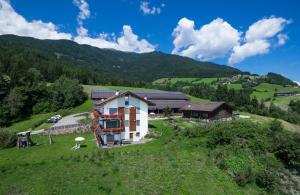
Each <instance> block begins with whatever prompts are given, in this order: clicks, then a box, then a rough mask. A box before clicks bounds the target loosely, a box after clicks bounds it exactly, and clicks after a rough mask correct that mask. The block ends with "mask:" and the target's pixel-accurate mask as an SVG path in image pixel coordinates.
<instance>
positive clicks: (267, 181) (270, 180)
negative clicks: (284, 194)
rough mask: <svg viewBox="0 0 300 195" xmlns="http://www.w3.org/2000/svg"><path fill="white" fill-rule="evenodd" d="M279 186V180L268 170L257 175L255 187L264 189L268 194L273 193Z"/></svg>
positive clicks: (272, 171) (273, 172) (274, 173)
mask: <svg viewBox="0 0 300 195" xmlns="http://www.w3.org/2000/svg"><path fill="white" fill-rule="evenodd" d="M278 184H279V179H278V177H277V175H276V172H275V171H274V170H272V169H270V168H267V169H266V170H263V171H261V172H259V173H258V174H257V177H256V185H257V186H259V187H261V188H264V189H266V190H267V191H268V192H273V191H275V189H276V188H277V186H278Z"/></svg>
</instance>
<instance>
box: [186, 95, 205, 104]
mask: <svg viewBox="0 0 300 195" xmlns="http://www.w3.org/2000/svg"><path fill="white" fill-rule="evenodd" d="M187 96H188V97H189V98H190V101H191V102H194V103H199V102H209V100H208V99H202V98H198V97H194V96H191V95H187Z"/></svg>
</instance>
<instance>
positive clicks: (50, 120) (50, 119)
mask: <svg viewBox="0 0 300 195" xmlns="http://www.w3.org/2000/svg"><path fill="white" fill-rule="evenodd" d="M57 121H58V119H57V118H55V117H51V118H49V119H48V120H47V123H56V122H57Z"/></svg>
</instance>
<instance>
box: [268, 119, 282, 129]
mask: <svg viewBox="0 0 300 195" xmlns="http://www.w3.org/2000/svg"><path fill="white" fill-rule="evenodd" d="M270 129H271V130H272V131H273V132H279V131H282V130H283V127H282V123H281V122H280V121H279V120H277V119H274V120H273V121H272V122H271V124H270Z"/></svg>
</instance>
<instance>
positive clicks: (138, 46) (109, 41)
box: [73, 0, 157, 53]
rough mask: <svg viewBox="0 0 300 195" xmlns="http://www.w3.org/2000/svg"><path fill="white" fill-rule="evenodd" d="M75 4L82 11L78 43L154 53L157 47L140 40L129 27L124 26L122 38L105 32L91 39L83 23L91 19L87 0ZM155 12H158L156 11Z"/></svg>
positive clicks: (79, 18) (80, 0)
mask: <svg viewBox="0 0 300 195" xmlns="http://www.w3.org/2000/svg"><path fill="white" fill-rule="evenodd" d="M73 3H74V5H75V6H77V7H78V8H79V10H80V11H79V14H78V16H77V21H78V28H77V36H76V37H74V41H76V42H77V43H79V44H87V45H91V46H94V47H99V48H110V49H116V50H121V51H130V52H137V53H143V52H151V51H154V49H155V47H154V46H153V45H151V44H150V43H149V42H148V41H146V40H145V39H141V40H139V38H138V36H137V35H136V34H134V33H133V32H132V29H131V27H130V26H129V25H124V26H123V31H122V33H121V36H120V37H118V38H117V37H116V35H115V34H114V33H111V34H109V33H105V32H104V33H100V34H99V36H98V37H90V36H89V35H88V30H87V29H86V28H84V27H83V21H84V20H86V19H88V18H89V17H90V10H89V5H88V3H87V1H85V0H74V1H73ZM155 12H157V10H156V9H155Z"/></svg>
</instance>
